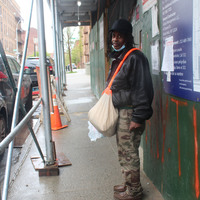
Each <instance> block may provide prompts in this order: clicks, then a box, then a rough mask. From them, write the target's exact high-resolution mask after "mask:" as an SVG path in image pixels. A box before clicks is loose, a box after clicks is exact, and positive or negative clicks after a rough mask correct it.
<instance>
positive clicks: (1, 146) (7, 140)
mask: <svg viewBox="0 0 200 200" xmlns="http://www.w3.org/2000/svg"><path fill="white" fill-rule="evenodd" d="M40 103H41V99H39V100H38V102H37V103H36V104H35V105H34V107H32V108H31V110H30V111H29V112H28V113H27V115H26V116H25V117H24V118H23V119H22V120H21V121H20V123H19V124H17V126H15V127H14V129H12V131H11V132H10V133H9V134H8V135H7V136H6V138H4V140H3V141H2V142H1V143H0V152H3V151H4V150H5V148H6V147H7V146H8V145H9V143H10V142H11V141H12V140H13V139H14V138H15V136H16V135H17V134H18V133H19V132H20V131H21V130H22V128H23V127H24V126H25V125H26V124H27V123H28V122H29V120H30V119H31V117H32V115H33V113H34V112H35V111H36V109H37V108H38V106H39V105H40Z"/></svg>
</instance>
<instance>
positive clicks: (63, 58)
mask: <svg viewBox="0 0 200 200" xmlns="http://www.w3.org/2000/svg"><path fill="white" fill-rule="evenodd" d="M61 29H62V27H61ZM61 39H62V41H61V48H62V66H63V86H64V88H66V85H67V84H66V71H65V53H64V40H63V29H62V37H61Z"/></svg>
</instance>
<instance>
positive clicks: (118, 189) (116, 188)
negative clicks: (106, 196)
mask: <svg viewBox="0 0 200 200" xmlns="http://www.w3.org/2000/svg"><path fill="white" fill-rule="evenodd" d="M114 191H115V192H125V191H126V186H125V185H115V186H114Z"/></svg>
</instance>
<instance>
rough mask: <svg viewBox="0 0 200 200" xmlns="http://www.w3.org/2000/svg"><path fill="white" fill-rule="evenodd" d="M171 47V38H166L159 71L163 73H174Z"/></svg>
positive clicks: (172, 44) (172, 43)
mask: <svg viewBox="0 0 200 200" xmlns="http://www.w3.org/2000/svg"><path fill="white" fill-rule="evenodd" d="M173 46H174V42H173V36H170V37H168V38H166V40H165V50H164V55H163V62H162V68H161V71H165V72H173V71H174V51H173Z"/></svg>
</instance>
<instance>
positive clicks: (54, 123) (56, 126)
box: [51, 94, 68, 131]
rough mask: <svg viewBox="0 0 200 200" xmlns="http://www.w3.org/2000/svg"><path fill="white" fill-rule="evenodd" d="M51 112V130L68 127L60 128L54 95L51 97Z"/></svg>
mask: <svg viewBox="0 0 200 200" xmlns="http://www.w3.org/2000/svg"><path fill="white" fill-rule="evenodd" d="M53 110H54V113H51V129H52V130H53V131H56V130H59V129H62V128H65V127H67V126H68V125H64V126H62V123H61V119H60V114H59V110H58V104H57V101H56V95H55V94H54V95H53Z"/></svg>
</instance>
